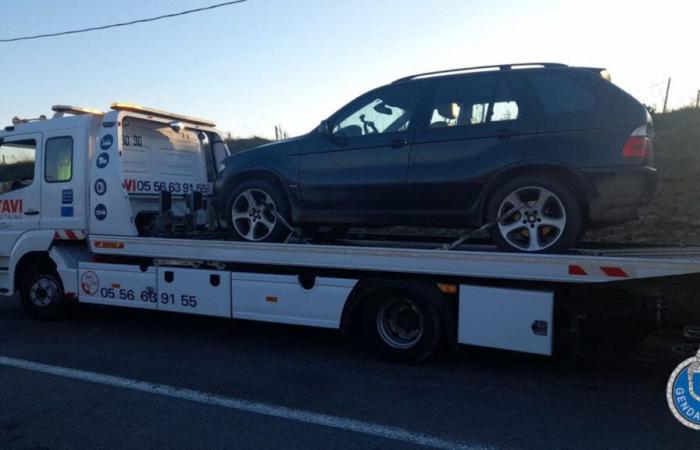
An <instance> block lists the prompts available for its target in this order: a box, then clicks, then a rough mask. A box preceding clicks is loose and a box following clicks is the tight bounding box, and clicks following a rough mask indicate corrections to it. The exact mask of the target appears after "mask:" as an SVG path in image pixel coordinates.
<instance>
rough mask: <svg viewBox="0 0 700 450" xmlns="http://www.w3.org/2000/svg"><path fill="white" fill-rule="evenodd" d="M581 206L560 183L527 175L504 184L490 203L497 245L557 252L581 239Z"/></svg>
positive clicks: (522, 250)
mask: <svg viewBox="0 0 700 450" xmlns="http://www.w3.org/2000/svg"><path fill="white" fill-rule="evenodd" d="M582 217H583V214H582V211H581V206H580V203H579V202H578V201H577V199H576V197H575V196H574V195H573V194H572V193H571V191H570V190H569V189H568V188H567V187H566V186H565V185H564V184H563V183H561V182H559V181H555V180H550V179H547V178H543V177H538V176H524V177H519V178H516V179H514V180H512V181H510V182H508V183H505V184H504V185H503V187H502V188H501V189H499V190H498V191H497V192H496V193H495V194H494V195H493V196H492V197H491V201H490V202H489V205H488V209H487V220H494V219H498V220H497V221H496V224H495V225H494V226H492V227H491V228H490V230H489V233H490V234H491V238H492V240H493V241H494V242H495V244H496V245H497V246H498V247H499V248H500V249H501V250H505V251H515V252H531V253H536V252H558V251H564V250H567V249H568V248H570V247H572V246H574V245H576V243H577V242H578V240H579V238H580V237H581V233H582V231H583V230H582V227H583V220H582Z"/></svg>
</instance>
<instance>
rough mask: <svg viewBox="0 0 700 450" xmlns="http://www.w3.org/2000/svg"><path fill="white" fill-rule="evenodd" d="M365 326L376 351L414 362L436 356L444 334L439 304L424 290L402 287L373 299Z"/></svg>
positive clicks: (370, 300) (364, 316)
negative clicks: (437, 305)
mask: <svg viewBox="0 0 700 450" xmlns="http://www.w3.org/2000/svg"><path fill="white" fill-rule="evenodd" d="M362 328H363V332H364V336H365V339H366V341H367V344H368V345H369V347H370V348H371V349H372V350H373V351H374V352H375V353H377V354H379V355H381V356H383V357H384V358H386V359H389V360H391V361H396V362H406V363H412V364H417V363H420V362H422V361H425V360H426V359H428V358H429V357H430V356H432V355H433V354H434V353H435V350H436V349H437V348H438V346H439V344H440V342H442V340H443V334H444V331H443V329H444V327H443V324H442V320H441V317H440V314H439V312H438V309H437V308H436V306H435V305H434V304H433V303H431V301H430V300H429V299H428V298H427V297H425V296H423V295H422V294H421V293H420V292H410V291H402V290H390V291H383V292H381V293H379V294H377V295H374V296H373V297H372V298H371V299H369V301H368V303H367V304H366V306H365V310H364V314H363V319H362Z"/></svg>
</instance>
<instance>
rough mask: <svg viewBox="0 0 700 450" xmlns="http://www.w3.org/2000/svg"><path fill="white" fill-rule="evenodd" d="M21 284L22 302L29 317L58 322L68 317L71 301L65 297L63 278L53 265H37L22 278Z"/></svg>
mask: <svg viewBox="0 0 700 450" xmlns="http://www.w3.org/2000/svg"><path fill="white" fill-rule="evenodd" d="M20 282H21V286H20V289H19V295H20V300H21V302H22V307H23V308H24V311H25V312H26V313H27V315H28V316H29V317H31V318H33V319H36V320H56V319H63V318H65V317H66V316H67V315H68V313H69V311H70V304H69V301H68V299H66V297H65V295H64V293H65V291H64V290H63V283H62V282H61V277H59V276H58V273H57V272H56V269H55V268H54V267H53V266H52V265H51V264H48V263H39V264H36V265H35V266H33V267H31V268H30V269H28V270H27V271H26V272H25V273H24V274H23V275H22V276H21V280H20Z"/></svg>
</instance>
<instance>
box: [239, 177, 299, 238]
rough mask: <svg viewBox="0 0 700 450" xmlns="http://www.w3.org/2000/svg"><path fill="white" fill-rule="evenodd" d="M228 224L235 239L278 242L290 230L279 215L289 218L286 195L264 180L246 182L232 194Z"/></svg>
mask: <svg viewBox="0 0 700 450" xmlns="http://www.w3.org/2000/svg"><path fill="white" fill-rule="evenodd" d="M226 211H227V212H228V213H227V223H228V227H229V230H230V232H231V234H232V235H233V237H234V239H237V240H240V241H248V242H281V241H284V240H285V239H286V238H287V236H289V233H290V231H289V229H288V228H287V227H286V226H285V224H284V223H283V220H282V219H281V218H280V217H279V215H281V216H282V217H283V218H284V219H285V220H286V221H287V222H288V221H289V207H288V205H287V201H286V198H285V197H284V196H283V195H282V194H280V193H279V192H278V190H277V189H276V188H275V187H274V185H273V184H272V183H269V182H267V181H266V180H251V181H245V182H243V183H241V184H240V185H238V186H237V187H236V188H235V189H234V190H233V191H232V193H231V196H230V198H229V201H228V204H227V207H226Z"/></svg>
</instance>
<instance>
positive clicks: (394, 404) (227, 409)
mask: <svg viewBox="0 0 700 450" xmlns="http://www.w3.org/2000/svg"><path fill="white" fill-rule="evenodd" d="M0 357H2V358H5V359H6V360H8V359H10V358H12V359H13V360H22V361H29V362H33V363H41V364H44V365H46V366H42V367H60V368H69V369H77V370H80V371H83V372H80V373H81V374H84V373H86V372H85V371H87V372H89V374H88V375H87V376H88V378H89V377H91V376H93V375H94V374H95V373H96V374H102V375H110V376H113V377H119V378H118V380H123V379H128V380H132V381H134V380H136V381H138V382H147V383H155V384H158V385H167V386H170V387H171V388H181V389H188V390H191V391H197V392H198V393H199V394H198V395H200V394H201V396H202V398H203V399H205V400H206V399H212V398H216V399H221V398H224V399H231V402H233V404H234V407H231V406H230V405H229V406H226V405H214V404H210V403H211V402H209V403H207V402H206V401H204V402H202V401H196V400H184V399H182V398H175V397H177V395H180V394H178V392H180V391H179V390H177V389H175V390H173V389H171V390H170V391H168V392H174V393H175V397H174V396H172V395H169V394H168V393H167V392H163V393H153V392H144V391H143V390H135V389H130V388H128V387H123V386H115V385H113V384H110V383H109V382H104V380H103V381H102V382H100V381H99V380H98V382H93V381H87V380H85V379H75V377H73V378H70V377H66V376H60V375H57V374H48V373H42V372H41V371H37V370H29V369H27V368H24V369H20V368H16V367H10V366H8V365H7V364H4V363H1V362H0V448H3V449H49V448H51V449H53V448H66V449H74V448H110V449H112V448H134V447H139V448H236V449H245V448H335V449H344V448H381V449H384V448H387V449H390V448H420V445H417V444H416V442H415V441H411V440H410V439H408V440H406V439H404V438H406V436H408V437H410V436H414V435H418V436H429V437H432V438H435V439H436V441H435V442H440V443H442V444H441V445H443V446H446V447H450V446H452V447H455V448H456V447H458V446H464V447H466V448H538V449H541V448H580V449H592V448H611V447H612V448H635V449H645V448H649V449H660V448H672V449H679V448H699V447H700V432H694V431H691V430H688V429H685V428H684V427H683V426H682V425H680V424H679V423H677V422H676V421H675V419H674V418H673V417H672V415H671V414H670V412H669V411H668V408H667V406H666V403H665V397H664V396H665V385H666V381H667V377H668V375H669V373H670V370H669V369H668V368H666V367H656V366H650V365H641V364H639V363H635V362H632V361H622V362H618V361H611V360H608V359H604V360H603V359H596V358H593V359H588V358H587V359H580V358H572V357H571V358H563V359H555V360H550V359H545V358H540V357H532V356H527V355H518V354H513V353H508V352H500V351H493V350H483V349H471V348H466V349H462V350H461V351H460V352H458V353H457V354H451V353H450V354H443V355H440V356H439V357H438V358H436V360H434V361H432V362H431V363H430V364H428V365H423V366H406V365H398V364H389V363H385V362H383V361H381V360H379V359H377V358H375V357H374V356H373V355H372V354H369V353H367V352H366V351H365V350H364V348H363V347H362V346H361V345H357V344H356V343H355V342H353V340H352V339H350V338H348V337H342V336H339V335H338V334H336V333H335V332H333V331H324V330H314V329H306V328H296V327H288V326H279V325H266V324H255V323H248V322H240V321H226V320H218V319H206V318H193V317H188V316H177V315H165V314H156V313H149V312H138V311H124V310H114V309H95V308H84V309H83V310H82V311H81V313H80V314H79V316H78V317H77V318H75V319H73V320H69V321H61V322H45V323H41V322H34V321H32V320H30V319H28V318H26V317H25V316H24V314H23V312H22V310H21V308H20V307H19V304H18V301H17V300H16V299H5V298H2V302H0ZM52 370H53V369H52ZM70 373H72V372H70ZM90 374H93V375H90ZM81 376H82V375H81ZM110 379H111V378H110ZM149 386H150V385H149ZM191 391H187V392H191ZM183 392H184V391H183ZM245 401H249V402H256V403H255V405H258V407H260V408H271V410H273V411H277V412H279V411H281V416H282V417H280V415H278V416H277V417H275V416H274V414H273V415H269V414H264V413H261V412H260V411H258V412H250V411H249V410H242V409H241V408H239V407H235V405H240V404H247V403H245ZM280 407H283V408H280ZM308 414H311V415H312V416H313V414H316V415H319V416H321V417H324V418H331V419H332V423H331V425H330V426H329V425H322V424H318V422H314V420H311V421H304V420H300V418H303V417H306V415H308ZM314 417H315V416H314ZM344 419H352V420H354V421H361V423H362V424H365V425H367V430H364V429H362V427H360V429H357V427H355V429H352V427H351V426H349V425H348V424H352V423H356V422H347V421H344ZM334 424H335V425H334ZM397 428H398V429H399V431H398V432H397V433H396V436H393V435H391V433H389V435H388V436H387V435H381V433H380V435H381V436H384V437H380V435H378V434H377V433H376V432H374V431H376V430H380V431H381V430H390V431H391V430H395V429H397ZM373 430H374V431H373Z"/></svg>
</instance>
